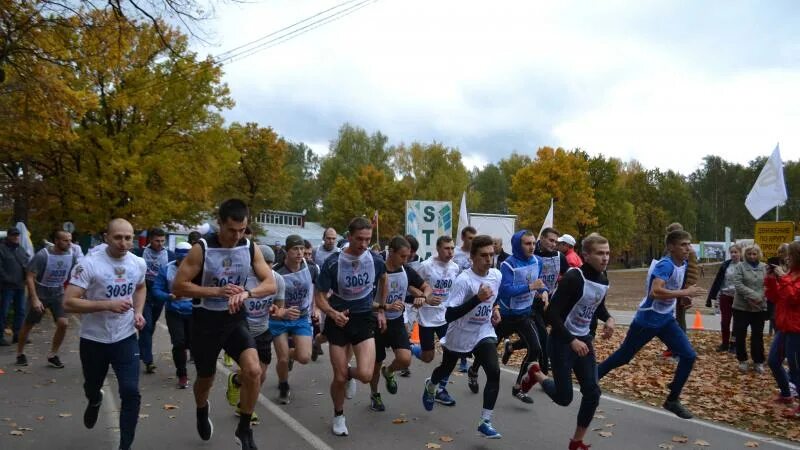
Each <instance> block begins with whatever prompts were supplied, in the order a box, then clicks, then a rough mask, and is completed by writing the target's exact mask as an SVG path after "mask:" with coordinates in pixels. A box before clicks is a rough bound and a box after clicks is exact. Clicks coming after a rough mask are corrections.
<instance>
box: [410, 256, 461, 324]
mask: <svg viewBox="0 0 800 450" xmlns="http://www.w3.org/2000/svg"><path fill="white" fill-rule="evenodd" d="M420 272H421V273H420V275H421V276H422V278H423V279H424V280H425V281H426V282H427V283H428V285H429V286H430V287H431V291H432V294H433V296H434V297H438V298H440V299H441V300H442V303H441V304H439V306H431V305H428V304H427V303H426V304H424V305H423V306H422V307H421V308H420V309H419V323H420V325H422V326H424V327H440V326H442V325H445V324H446V323H447V321H446V320H445V318H444V315H445V311H446V309H447V305H446V303H447V297H448V296H449V295H450V289H452V288H453V283H454V282H455V279H456V277H457V276H458V272H459V269H458V265H456V263H454V262H453V261H448V262H447V264H442V263H441V262H440V261H439V260H438V259H435V257H431V258H429V259H427V260H425V262H423V263H422V266H421V268H420Z"/></svg>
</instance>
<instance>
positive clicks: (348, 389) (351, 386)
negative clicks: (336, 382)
mask: <svg viewBox="0 0 800 450" xmlns="http://www.w3.org/2000/svg"><path fill="white" fill-rule="evenodd" d="M357 390H358V382H357V381H356V379H355V378H350V380H349V381H348V382H347V386H345V388H344V396H345V398H347V399H348V400H349V399H351V398H353V397H355V396H356V391H357Z"/></svg>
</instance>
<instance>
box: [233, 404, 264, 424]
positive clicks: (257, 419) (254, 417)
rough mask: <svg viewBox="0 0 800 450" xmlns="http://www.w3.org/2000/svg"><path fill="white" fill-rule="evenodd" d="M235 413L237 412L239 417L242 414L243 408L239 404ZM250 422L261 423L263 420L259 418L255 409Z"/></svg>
mask: <svg viewBox="0 0 800 450" xmlns="http://www.w3.org/2000/svg"><path fill="white" fill-rule="evenodd" d="M233 413H234V414H236V417H239V416H241V415H242V410H241V409H239V407H238V406H237V407H236V410H235V411H234V412H233ZM250 423H251V424H257V423H261V420H260V419H259V418H258V414H256V412H255V411H253V415H252V416H250Z"/></svg>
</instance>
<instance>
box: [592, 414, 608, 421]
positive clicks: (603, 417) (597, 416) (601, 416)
mask: <svg viewBox="0 0 800 450" xmlns="http://www.w3.org/2000/svg"><path fill="white" fill-rule="evenodd" d="M594 418H595V419H600V420H604V419H605V418H606V416H604V415H602V414H595V415H594Z"/></svg>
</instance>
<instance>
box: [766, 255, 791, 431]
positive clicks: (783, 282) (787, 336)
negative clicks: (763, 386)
mask: <svg viewBox="0 0 800 450" xmlns="http://www.w3.org/2000/svg"><path fill="white" fill-rule="evenodd" d="M786 261H787V265H788V272H787V270H786V269H784V268H783V267H782V266H781V265H779V264H775V265H770V266H769V267H767V277H766V279H765V280H764V287H765V288H766V294H767V298H769V299H770V302H772V303H773V304H774V305H775V328H776V330H777V332H776V333H775V340H774V341H773V344H772V347H773V348H772V349H770V369H772V373H773V375H774V376H775V381H777V382H778V387H779V388H780V390H781V393H780V396H779V397H778V398H777V399H776V401H777V402H778V403H785V404H791V403H792V397H791V391H790V390H789V379H791V380H792V382H793V383H794V384H795V386H798V385H800V242H792V243H791V244H789V246H788V249H787V256H786ZM773 353H774V355H773ZM784 358H786V359H787V360H788V361H789V375H788V377H787V375H786V371H785V370H784V368H783V359H784ZM785 415H788V416H790V417H795V418H800V407H797V408H795V409H792V410H790V411H787V414H785Z"/></svg>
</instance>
